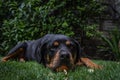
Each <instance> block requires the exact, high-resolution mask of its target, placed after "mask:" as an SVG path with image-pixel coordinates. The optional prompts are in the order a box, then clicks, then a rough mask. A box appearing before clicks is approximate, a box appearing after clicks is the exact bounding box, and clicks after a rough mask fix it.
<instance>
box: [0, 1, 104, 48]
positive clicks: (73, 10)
mask: <svg viewBox="0 0 120 80" xmlns="http://www.w3.org/2000/svg"><path fill="white" fill-rule="evenodd" d="M102 9H103V8H102V7H101V6H100V4H99V3H97V2H95V0H89V1H88V0H0V31H1V35H2V36H1V37H0V40H1V42H0V44H1V46H2V47H3V48H4V49H5V50H7V49H9V48H11V47H12V46H13V45H15V44H16V43H17V42H18V41H25V40H31V39H37V38H39V37H41V36H43V35H45V34H47V33H61V34H65V35H68V36H73V35H74V34H75V28H76V27H77V28H80V29H81V30H83V31H85V32H87V30H89V29H90V28H87V29H86V27H91V26H92V25H93V24H95V23H96V20H95V17H96V16H98V15H100V13H101V11H102ZM90 21H92V24H89V22H90ZM84 28H85V29H84ZM93 29H96V28H93ZM93 34H94V33H90V31H88V32H87V35H93Z"/></svg>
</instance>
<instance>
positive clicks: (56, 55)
mask: <svg viewBox="0 0 120 80" xmlns="http://www.w3.org/2000/svg"><path fill="white" fill-rule="evenodd" d="M59 52H60V51H58V52H57V53H56V54H55V56H54V57H53V58H52V59H51V60H50V64H47V67H49V68H51V69H52V68H54V67H55V66H56V64H58V63H59V60H60V57H59Z"/></svg>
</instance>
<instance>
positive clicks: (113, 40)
mask: <svg viewBox="0 0 120 80" xmlns="http://www.w3.org/2000/svg"><path fill="white" fill-rule="evenodd" d="M101 38H102V40H103V42H104V43H105V44H104V45H102V46H101V47H100V48H101V49H102V51H108V52H109V53H111V54H113V56H114V58H115V60H117V61H119V60H120V48H119V41H120V31H119V29H118V28H115V29H114V30H112V31H110V32H109V36H104V35H102V36H101Z"/></svg>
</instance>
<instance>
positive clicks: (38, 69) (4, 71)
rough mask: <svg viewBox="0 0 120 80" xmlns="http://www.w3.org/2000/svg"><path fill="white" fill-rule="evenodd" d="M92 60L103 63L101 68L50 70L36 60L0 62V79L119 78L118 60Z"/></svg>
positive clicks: (111, 79) (91, 79)
mask: <svg viewBox="0 0 120 80" xmlns="http://www.w3.org/2000/svg"><path fill="white" fill-rule="evenodd" d="M94 62H96V63H98V64H101V65H103V69H102V70H92V69H89V68H86V67H83V66H81V67H77V68H76V69H75V71H69V72H68V74H67V75H65V74H64V72H58V73H55V72H52V71H51V70H49V69H47V68H44V66H42V65H40V64H38V63H36V62H17V61H8V62H0V80H120V62H112V61H100V60H94Z"/></svg>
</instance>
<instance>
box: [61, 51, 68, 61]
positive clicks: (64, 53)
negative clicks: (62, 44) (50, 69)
mask: <svg viewBox="0 0 120 80" xmlns="http://www.w3.org/2000/svg"><path fill="white" fill-rule="evenodd" d="M69 57H70V56H69V53H68V52H66V51H61V54H60V58H61V59H69Z"/></svg>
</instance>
